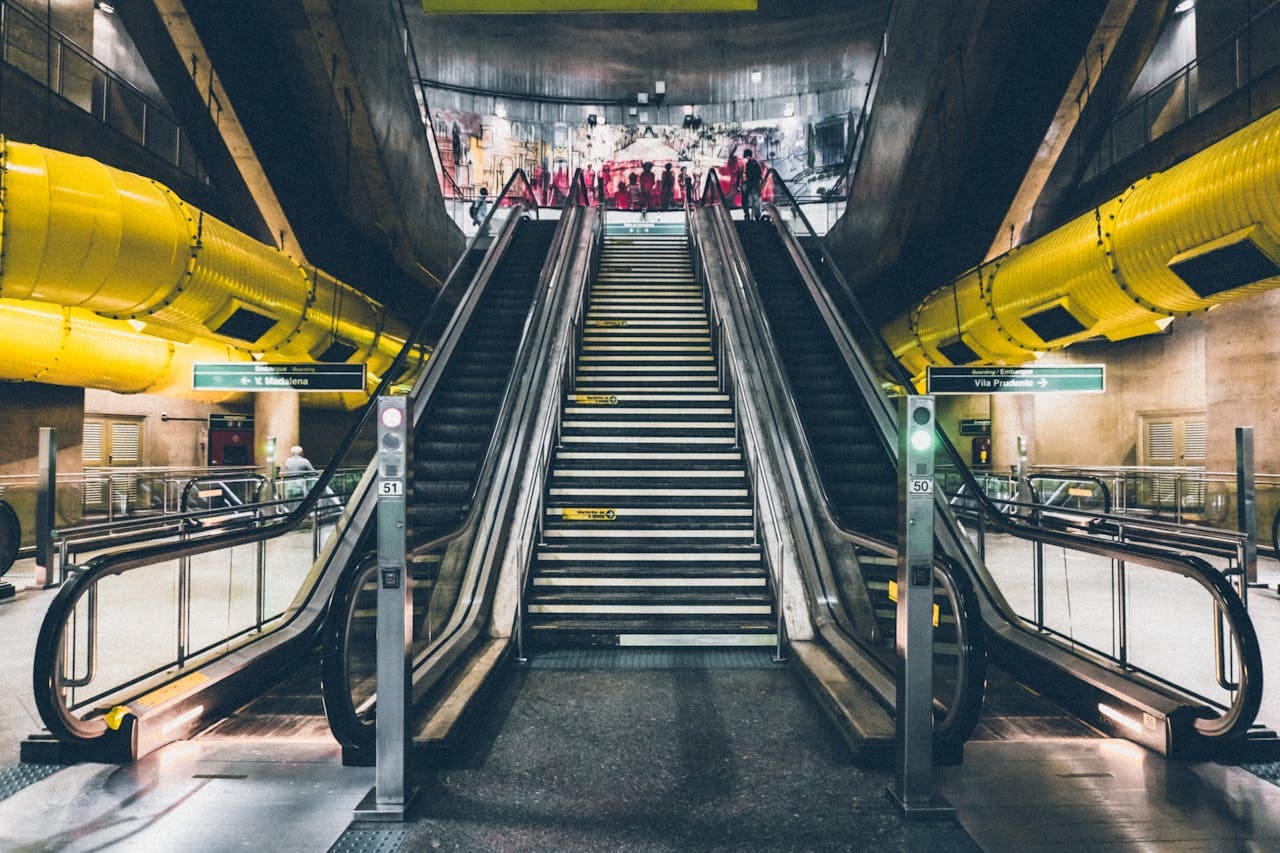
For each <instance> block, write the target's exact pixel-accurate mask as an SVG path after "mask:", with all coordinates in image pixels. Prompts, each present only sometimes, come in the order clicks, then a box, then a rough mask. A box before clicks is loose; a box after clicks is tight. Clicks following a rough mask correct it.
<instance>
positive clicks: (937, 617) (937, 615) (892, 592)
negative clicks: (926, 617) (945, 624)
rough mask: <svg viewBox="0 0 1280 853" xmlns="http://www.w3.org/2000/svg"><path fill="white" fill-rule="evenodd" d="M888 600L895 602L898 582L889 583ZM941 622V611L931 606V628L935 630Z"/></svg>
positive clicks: (936, 606)
mask: <svg viewBox="0 0 1280 853" xmlns="http://www.w3.org/2000/svg"><path fill="white" fill-rule="evenodd" d="M889 600H890V601H893V602H897V600H898V582H897V581H889ZM940 622H942V611H941V610H939V609H938V605H936V604H935V605H933V627H935V628H937V627H938V624H939V623H940Z"/></svg>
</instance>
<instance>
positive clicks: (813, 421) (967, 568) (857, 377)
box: [699, 173, 1270, 756]
mask: <svg viewBox="0 0 1280 853" xmlns="http://www.w3.org/2000/svg"><path fill="white" fill-rule="evenodd" d="M717 191H718V187H716V186H715V185H714V182H712V183H711V184H709V187H708V193H709V196H711V197H710V198H708V199H707V200H708V201H710V202H712V203H711V204H709V205H707V207H706V208H705V209H704V210H703V211H702V212H700V214H699V216H700V217H701V219H700V222H702V223H703V230H705V231H706V233H707V234H708V235H709V236H710V237H712V238H713V239H714V240H716V241H717V248H716V250H715V252H714V253H712V256H710V257H709V259H708V261H707V263H706V265H707V266H708V268H715V267H716V266H723V267H724V268H726V269H728V270H729V271H730V272H729V276H728V277H727V279H726V281H727V283H731V284H732V287H730V286H726V287H724V288H722V290H723V292H725V293H726V294H729V295H731V294H732V293H734V292H735V289H736V292H740V293H742V294H743V297H742V303H743V304H742V307H741V308H740V309H739V316H740V317H741V318H742V322H743V326H744V327H745V331H744V332H743V333H742V334H743V335H744V340H747V339H750V340H752V341H753V342H754V346H752V347H750V348H747V347H745V346H744V347H743V349H742V350H741V351H742V352H744V353H749V358H748V359H747V360H748V361H749V363H750V364H751V365H752V366H753V368H754V369H756V370H758V371H761V372H762V373H764V374H765V375H772V376H774V377H775V378H776V380H777V381H776V383H775V384H774V386H773V387H772V388H770V389H763V390H764V392H767V395H769V397H770V399H769V404H768V405H769V407H770V408H771V410H772V412H773V416H774V417H776V418H777V423H778V425H779V430H780V431H781V432H786V433H788V434H789V435H790V436H791V437H792V440H793V445H792V447H793V448H794V458H795V468H794V470H793V471H792V472H791V473H790V474H789V475H788V476H790V477H792V478H793V479H794V480H795V481H796V482H797V483H798V485H797V486H796V489H797V495H798V496H800V500H801V501H802V502H808V503H810V504H812V505H814V506H816V507H818V509H817V510H816V511H815V512H814V513H813V514H812V518H811V519H809V520H807V521H806V524H807V525H808V527H807V529H808V531H809V534H808V537H807V538H808V541H811V542H814V543H820V544H821V545H822V548H821V551H820V552H819V553H814V554H813V555H812V559H813V561H814V562H815V564H816V569H815V573H814V577H815V578H818V579H823V580H822V584H820V586H821V588H820V589H817V588H815V589H811V590H810V595H811V596H812V598H813V606H814V607H815V608H820V607H824V606H825V604H826V602H828V601H840V602H842V605H841V606H840V607H836V608H830V607H827V608H826V609H827V611H828V615H829V618H828V619H826V620H825V623H824V620H822V619H815V624H819V625H820V629H819V630H818V631H817V637H818V638H819V639H820V640H821V641H822V643H823V644H824V645H826V646H829V647H831V648H833V649H835V648H840V647H842V646H845V645H846V644H852V645H855V646H857V647H858V648H870V649H873V650H874V649H876V648H877V647H878V648H879V650H880V652H881V653H882V654H880V657H881V659H883V652H885V651H886V650H889V649H891V647H892V646H891V643H890V642H889V640H890V638H891V637H892V635H893V634H892V632H893V621H892V620H893V609H894V606H893V604H892V602H891V599H892V597H893V590H892V588H891V584H890V582H891V581H893V580H896V566H895V565H894V562H895V559H894V558H891V557H890V554H892V553H895V552H896V549H894V548H893V546H892V543H893V542H894V541H895V540H896V533H895V518H894V514H893V512H892V509H891V508H892V507H895V506H896V499H895V497H894V490H895V489H896V473H895V472H896V461H895V460H896V449H895V448H896V442H897V438H896V435H897V426H896V418H897V414H896V412H895V405H894V403H893V401H892V400H891V399H889V398H888V397H886V395H885V393H884V391H883V390H882V387H881V385H882V381H883V380H882V379H881V376H882V375H884V374H883V373H882V372H881V371H888V375H889V376H891V377H893V378H894V379H895V381H896V382H897V383H898V388H899V390H900V389H902V388H909V387H910V377H909V376H908V375H907V374H906V372H905V371H903V370H902V368H901V367H900V366H898V365H897V364H896V362H894V361H893V359H892V357H891V356H890V355H888V352H887V350H886V349H884V348H883V345H882V344H881V343H880V340H879V337H878V336H877V335H876V334H875V332H874V330H873V328H872V327H871V326H870V325H869V324H867V323H866V322H865V319H864V315H863V314H862V311H861V309H860V307H859V306H858V305H857V303H856V300H854V298H853V295H852V293H851V292H850V291H849V289H848V287H847V285H846V284H845V283H844V281H843V279H842V278H840V277H839V275H838V273H837V272H836V271H835V268H834V265H833V264H832V263H831V262H830V259H829V258H827V257H826V256H825V253H823V252H821V251H820V250H819V251H818V254H817V257H816V258H813V257H810V256H807V255H806V252H805V251H804V250H803V249H802V248H801V244H800V242H799V241H798V239H797V236H798V235H799V236H803V237H812V236H813V235H812V233H811V232H809V231H808V229H807V223H806V222H805V220H804V218H803V215H802V214H801V213H800V212H799V208H798V206H797V205H795V203H794V201H793V200H792V199H791V198H790V196H789V194H788V193H787V191H786V189H785V186H783V184H782V182H781V181H780V180H779V179H778V177H777V175H776V173H771V175H770V176H769V178H768V181H767V185H766V194H767V195H772V197H773V199H774V203H773V204H772V205H769V206H767V208H766V212H767V217H766V221H764V222H760V223H751V222H744V221H739V222H736V223H730V219H729V214H728V211H727V210H726V209H725V207H724V205H723V203H722V201H721V200H720V199H719V198H716V197H715V196H717V195H718V192H717ZM810 245H813V246H818V243H817V241H810ZM713 290H716V288H713ZM753 324H754V328H753V327H752V326H753ZM750 335H754V336H755V337H754V338H748V337H746V336H750ZM868 353H870V355H868ZM873 358H874V359H876V361H875V362H874V365H873V360H872V359H873ZM876 365H878V366H876ZM761 396H762V397H763V396H765V393H762V395H761ZM938 439H939V446H940V447H941V448H942V450H941V451H940V452H941V453H942V456H941V463H942V466H943V467H945V468H947V469H952V468H954V469H956V470H959V471H961V472H962V475H963V476H969V475H968V473H967V470H966V469H965V467H964V465H963V463H962V462H961V460H960V458H959V456H958V455H957V454H956V453H955V451H954V450H953V449H952V448H951V447H950V446H949V444H947V443H946V441H945V437H943V436H942V435H941V434H940V435H939V436H938ZM972 493H974V494H977V495H979V496H981V497H980V498H979V500H980V502H983V501H985V495H983V493H982V492H981V490H980V489H978V488H976V486H975V487H974V488H973V489H972ZM982 512H983V514H984V517H985V518H986V519H987V526H988V529H989V530H995V531H999V532H1000V533H1002V534H1004V535H1005V537H1006V538H1007V540H1008V541H1009V542H1012V543H1016V544H1015V545H1013V546H1012V552H1011V554H1012V560H1013V562H1014V563H1015V564H1020V565H1021V569H1020V570H1017V571H1020V573H1021V578H1025V579H1026V580H1027V585H1029V586H1032V587H1033V593H1032V595H1031V596H1029V597H1028V596H1026V595H1024V591H1023V590H1022V589H1021V588H1020V586H1019V584H1018V583H1014V582H1013V581H1011V580H1010V577H1009V575H1008V573H1007V572H1005V571H1003V570H1002V571H1000V572H996V571H995V570H993V569H991V568H990V567H988V566H987V565H984V564H983V562H982V561H981V560H979V559H978V557H977V555H976V553H975V552H974V548H973V547H972V544H971V542H970V540H969V539H968V536H967V533H966V531H965V530H964V528H963V527H961V526H960V524H959V523H958V522H957V521H956V519H955V518H954V516H952V515H951V513H950V510H949V509H948V508H947V507H946V506H945V502H943V501H939V504H938V515H937V519H938V520H937V529H938V543H937V544H938V550H939V552H940V554H941V555H942V560H943V561H944V562H945V563H946V564H947V565H948V567H949V568H950V572H949V576H950V577H952V578H955V579H960V580H959V582H960V583H961V584H967V585H971V586H972V587H973V589H974V591H975V592H976V593H977V599H976V601H977V604H978V609H979V612H980V615H981V624H982V625H983V630H982V634H983V637H984V639H985V641H986V643H987V644H988V646H989V648H990V651H991V653H992V656H993V659H994V660H995V661H997V662H999V663H1000V664H1001V666H1002V667H1004V668H1005V671H1006V672H1007V673H1008V675H1009V676H1011V677H1012V679H1013V680H1014V681H1016V682H1021V683H1027V684H1030V685H1033V686H1035V687H1036V688H1037V689H1038V690H1039V691H1041V692H1043V693H1045V694H1047V695H1049V696H1052V697H1053V698H1054V699H1056V701H1058V702H1059V703H1061V704H1062V705H1063V706H1065V707H1067V708H1069V709H1070V710H1071V711H1072V712H1073V713H1074V714H1076V715H1077V716H1078V717H1079V718H1080V720H1081V721H1083V722H1084V723H1086V724H1088V725H1089V726H1093V727H1095V728H1096V729H1097V730H1099V731H1103V732H1107V733H1111V734H1114V735H1117V736H1120V737H1128V738H1130V739H1133V740H1135V741H1137V742H1139V743H1142V744H1143V745H1145V746H1148V747H1149V748H1152V749H1154V750H1156V751H1158V752H1161V753H1164V754H1169V755H1175V756H1191V755H1205V754H1225V753H1227V752H1233V751H1236V750H1239V749H1248V748H1249V746H1250V744H1254V743H1255V740H1254V739H1255V738H1257V739H1258V740H1257V741H1256V742H1257V743H1269V738H1270V735H1269V733H1266V732H1259V731H1252V732H1251V728H1252V724H1253V722H1254V717H1255V715H1256V712H1257V708H1258V705H1259V702H1260V701H1261V677H1262V676H1261V663H1262V662H1261V654H1260V652H1259V650H1258V645H1257V638H1256V635H1255V632H1254V630H1253V626H1252V623H1251V622H1250V620H1249V616H1248V613H1247V612H1246V611H1245V609H1244V607H1243V605H1242V603H1241V600H1240V596H1239V595H1238V594H1237V591H1236V589H1235V588H1234V587H1233V584H1232V582H1231V581H1230V580H1228V579H1227V578H1225V577H1224V576H1223V575H1222V574H1221V573H1220V572H1218V571H1217V570H1216V569H1213V568H1212V567H1211V566H1209V565H1208V564H1207V563H1205V562H1204V561H1203V560H1199V559H1198V558H1195V557H1189V556H1183V555H1175V554H1173V553H1172V552H1171V551H1170V550H1167V549H1160V548H1156V547H1143V546H1141V545H1132V544H1128V545H1120V544H1117V543H1106V542H1101V541H1099V540H1097V539H1091V538H1090V537H1087V536H1078V535H1072V534H1069V533H1063V532H1058V531H1047V530H1042V529H1037V528H1035V527H1033V526H1031V525H1029V524H1025V523H1023V522H1021V521H1019V520H1017V519H1011V518H1010V517H1009V516H1008V515H1007V514H1002V513H1001V512H999V511H998V510H997V509H995V508H994V507H991V506H989V505H988V504H986V503H985V502H984V505H983V507H982ZM874 541H880V542H881V543H883V545H884V547H883V549H882V550H881V553H880V555H879V556H878V557H873V558H871V559H868V558H867V556H866V555H867V554H868V551H869V546H870V545H871V543H872V542H874ZM1046 549H1049V550H1050V553H1052V554H1055V555H1057V554H1061V556H1060V557H1055V559H1060V560H1061V561H1062V566H1063V567H1064V570H1067V571H1069V565H1077V564H1076V563H1075V562H1074V561H1076V560H1079V561H1081V564H1080V565H1079V567H1078V568H1077V569H1075V570H1074V571H1075V573H1076V577H1074V578H1069V579H1068V583H1070V582H1071V581H1072V580H1074V581H1075V583H1076V586H1075V589H1076V590H1077V595H1078V596H1080V592H1079V590H1080V589H1081V588H1082V587H1085V588H1086V589H1087V590H1088V593H1087V596H1086V602H1087V603H1086V604H1084V605H1083V609H1085V610H1086V611H1087V616H1085V617H1083V618H1081V617H1079V616H1077V620H1076V622H1075V623H1074V625H1073V624H1072V622H1071V621H1070V619H1069V618H1068V619H1059V620H1057V621H1055V620H1054V619H1053V618H1049V617H1048V616H1047V612H1048V611H1049V610H1056V609H1057V608H1055V607H1054V604H1055V602H1053V600H1052V599H1053V597H1054V593H1055V592H1056V591H1059V590H1062V589H1063V588H1062V587H1061V586H1054V585H1053V583H1052V582H1051V581H1047V580H1046V579H1045V578H1044V577H1043V576H1039V577H1033V576H1032V573H1033V567H1034V566H1035V565H1041V566H1043V555H1044V553H1045V551H1046ZM816 550H817V549H815V551H816ZM1037 557H1038V558H1039V559H1037ZM1069 560H1070V561H1072V562H1071V563H1070V564H1069V563H1068V561H1069ZM1085 561H1094V562H1093V563H1092V564H1088V565H1085V564H1084V563H1085ZM1097 564H1100V566H1101V568H1098V567H1097ZM1108 566H1109V567H1110V569H1109V570H1108ZM1117 571H1118V572H1119V573H1120V575H1119V577H1120V581H1118V582H1117V581H1116V580H1115V577H1116V575H1115V573H1116V572H1117ZM1126 572H1127V573H1128V575H1127V576H1128V578H1129V581H1128V582H1126V581H1125V573H1126ZM1021 578H1020V580H1021ZM826 583H830V584H833V585H834V586H835V587H836V588H838V589H839V590H840V591H841V593H842V594H841V595H838V596H831V595H829V594H828V591H829V587H827V586H825V584H826ZM1131 587H1132V588H1131ZM1070 589H1071V587H1069V586H1068V587H1066V591H1067V592H1068V594H1069V591H1070ZM1138 590H1141V593H1139V592H1138ZM1170 597H1183V598H1187V599H1191V600H1194V601H1196V602H1197V609H1196V612H1197V613H1199V614H1201V618H1198V619H1196V624H1194V625H1188V624H1184V623H1181V622H1178V621H1173V620H1167V619H1163V618H1161V614H1162V611H1161V608H1162V607H1163V606H1164V605H1163V604H1161V603H1160V602H1162V601H1165V600H1166V599H1168V598H1170ZM1027 599H1029V603H1024V600H1027ZM1046 599H1047V600H1048V604H1046ZM1011 601H1012V602H1013V603H1011ZM849 602H853V603H855V605H856V606H854V607H850V606H849V604H848V603H849ZM1077 606H1078V607H1080V606H1081V605H1079V604H1078V605H1077ZM1090 622H1091V623H1092V627H1089V626H1088V625H1087V624H1085V623H1090ZM1156 648H1159V649H1161V650H1163V651H1166V652H1170V654H1165V655H1157V654H1154V653H1153V650H1154V649H1156ZM1175 649H1176V651H1174V650H1175ZM1139 650H1141V653H1139ZM845 657H846V659H848V658H849V656H847V655H846V656H845ZM854 669H857V667H856V666H855V667H854ZM1205 673H1207V675H1205ZM863 677H864V678H865V676H863ZM868 683H869V684H870V685H871V686H872V687H874V686H875V681H874V680H871V681H869V682H868ZM993 683H995V684H999V683H1000V679H996V680H995V681H994V682H993ZM993 693H995V694H996V695H997V699H998V696H999V695H1000V694H1002V693H1006V691H1002V690H995V691H993ZM1006 695H1014V694H1007V693H1006ZM880 700H881V701H882V702H885V701H891V696H888V695H886V694H885V692H884V691H883V690H882V691H881V696H880ZM1006 710H1007V709H1004V710H1002V709H1001V708H1000V707H999V702H998V701H997V700H993V699H991V698H990V697H989V701H988V710H987V715H988V716H989V717H990V716H992V715H996V716H1000V717H1002V718H1003V719H1004V721H1005V722H1006V723H1008V722H1009V721H1010V720H1013V721H1014V722H1013V723H1011V724H1012V725H1014V727H1015V728H1017V727H1018V725H1017V723H1016V718H1017V717H1018V716H1019V714H1018V713H1016V712H1015V713H1006ZM1024 713H1025V712H1024ZM1035 713H1038V712H1033V716H1034V715H1035ZM995 728H997V727H992V726H988V727H987V731H988V733H990V732H991V731H994V729H995Z"/></svg>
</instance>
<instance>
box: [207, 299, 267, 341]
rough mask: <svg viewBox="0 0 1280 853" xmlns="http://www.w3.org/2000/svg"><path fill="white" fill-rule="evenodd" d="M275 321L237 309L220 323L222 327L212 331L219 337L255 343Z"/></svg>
mask: <svg viewBox="0 0 1280 853" xmlns="http://www.w3.org/2000/svg"><path fill="white" fill-rule="evenodd" d="M275 324H276V321H275V320H274V319H272V318H271V317H268V316H267V315H266V314H259V313H258V312H257V311H250V310H249V309H248V308H237V309H236V310H235V311H233V312H232V313H231V316H230V317H228V318H227V319H226V320H223V321H222V325H221V326H219V327H218V328H216V329H214V331H215V332H217V333H218V334H219V335H226V336H227V337H229V338H235V339H237V340H241V341H246V342H248V343H251V344H252V343H256V342H257V341H258V340H259V339H260V338H261V337H262V336H263V335H265V334H266V333H267V331H268V330H269V329H270V328H271V327H272V326H274V325H275Z"/></svg>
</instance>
